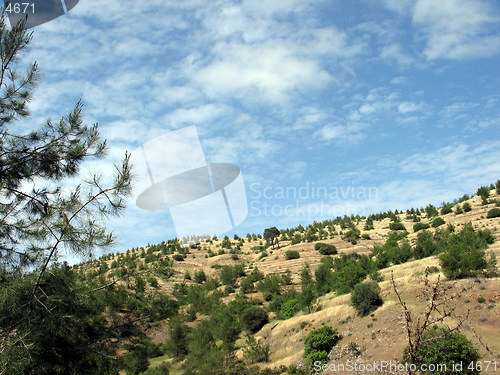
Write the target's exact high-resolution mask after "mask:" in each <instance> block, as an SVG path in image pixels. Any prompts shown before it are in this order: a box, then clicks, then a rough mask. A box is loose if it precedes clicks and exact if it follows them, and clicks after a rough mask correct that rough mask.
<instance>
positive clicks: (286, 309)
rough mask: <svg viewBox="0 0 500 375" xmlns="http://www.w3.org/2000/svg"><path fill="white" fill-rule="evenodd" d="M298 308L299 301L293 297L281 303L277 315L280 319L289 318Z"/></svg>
mask: <svg viewBox="0 0 500 375" xmlns="http://www.w3.org/2000/svg"><path fill="white" fill-rule="evenodd" d="M299 310H300V301H299V300H298V299H296V298H294V299H291V300H288V301H286V302H285V303H283V304H282V305H281V307H280V311H279V314H278V315H279V317H280V318H281V319H290V318H291V317H292V316H293V315H294V314H295V313H296V312H297V311H299Z"/></svg>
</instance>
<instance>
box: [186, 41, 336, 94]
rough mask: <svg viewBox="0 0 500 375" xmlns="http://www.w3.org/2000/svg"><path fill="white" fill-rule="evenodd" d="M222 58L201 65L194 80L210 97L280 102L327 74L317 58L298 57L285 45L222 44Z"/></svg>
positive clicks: (324, 80)
mask: <svg viewBox="0 0 500 375" xmlns="http://www.w3.org/2000/svg"><path fill="white" fill-rule="evenodd" d="M219 48H220V49H222V50H223V51H224V54H223V56H222V58H220V59H217V60H216V61H214V62H212V63H210V64H209V65H208V66H206V67H203V68H201V69H200V70H199V71H198V72H197V73H196V74H195V75H194V81H195V82H196V83H197V84H199V85H200V86H201V87H202V89H203V90H204V91H205V92H206V94H207V95H209V96H210V97H214V98H215V97H219V96H228V95H229V96H236V97H238V98H247V99H249V100H252V101H262V100H270V101H272V102H282V101H284V100H286V99H287V97H288V96H289V95H290V94H291V93H292V91H294V90H297V89H299V88H301V89H302V88H307V87H318V86H323V85H324V84H326V83H328V82H329V81H330V80H331V76H330V74H329V73H328V72H327V71H325V70H323V69H322V68H321V66H320V65H319V64H318V62H316V61H314V60H308V59H304V58H301V57H298V56H297V55H296V54H295V53H294V51H293V50H290V49H289V48H287V47H286V46H283V45H280V44H274V43H266V44H264V45H260V46H250V45H242V44H237V45H223V46H220V47H219Z"/></svg>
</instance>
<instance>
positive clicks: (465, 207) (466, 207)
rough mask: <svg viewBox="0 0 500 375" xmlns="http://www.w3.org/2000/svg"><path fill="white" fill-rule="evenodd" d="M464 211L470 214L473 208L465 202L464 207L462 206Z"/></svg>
mask: <svg viewBox="0 0 500 375" xmlns="http://www.w3.org/2000/svg"><path fill="white" fill-rule="evenodd" d="M462 209H463V210H464V212H469V211H471V210H472V206H471V205H470V203H469V202H465V203H464V204H463V205H462Z"/></svg>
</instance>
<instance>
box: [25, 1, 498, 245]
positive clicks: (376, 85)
mask: <svg viewBox="0 0 500 375" xmlns="http://www.w3.org/2000/svg"><path fill="white" fill-rule="evenodd" d="M499 57H500V4H499V3H498V2H497V1H493V0H491V1H487V0H485V1H479V0H440V1H435V0H352V1H341V0H335V1H334V0H331V1H321V0H288V1H287V0H279V1H278V0H267V1H265V2H264V1H257V0H240V1H231V0H224V1H219V0H211V1H206V0H205V1H202V0H185V1H170V0H150V1H135V2H132V1H123V0H122V1H118V0H107V1H100V0H81V1H80V3H79V4H78V5H77V6H76V7H75V8H74V9H73V10H72V11H70V12H69V13H68V14H66V15H64V16H62V17H60V18H58V19H56V20H53V21H51V22H49V23H46V24H44V25H41V26H38V27H36V28H35V29H34V40H33V42H32V44H31V48H30V50H29V52H28V53H27V54H25V56H24V61H25V62H31V61H37V62H38V64H39V66H40V69H41V70H42V72H43V80H42V81H41V83H40V85H39V87H38V88H37V90H36V92H35V99H34V101H33V102H32V103H31V110H32V112H33V116H32V118H31V122H30V123H31V124H36V123H40V122H41V121H43V119H46V118H48V117H51V118H58V117H60V116H62V115H63V114H65V113H67V112H68V111H69V110H70V109H71V108H72V107H73V106H74V104H75V103H76V101H77V100H79V99H82V100H83V103H84V105H85V107H84V112H85V118H86V121H87V122H88V123H89V124H91V123H94V122H98V123H99V124H100V129H101V132H102V135H103V136H104V137H105V138H106V139H107V140H108V142H109V146H110V155H109V158H108V159H106V160H101V161H98V162H96V161H91V162H90V163H89V164H88V165H87V168H89V169H90V170H102V171H103V172H104V173H106V174H108V173H110V172H111V171H112V164H113V162H117V161H119V160H120V158H122V157H123V155H124V153H125V151H126V150H129V151H132V150H133V149H135V148H136V147H138V146H140V145H142V144H144V143H145V142H147V141H149V140H151V139H154V138H155V137H158V136H160V135H163V134H166V133H168V132H171V131H173V130H178V129H182V128H185V127H187V126H190V125H195V126H196V128H197V131H198V134H199V139H200V142H201V146H202V148H203V151H204V155H205V158H206V160H207V161H209V162H226V163H233V164H236V165H238V166H239V167H240V168H241V173H242V176H243V179H244V181H245V186H246V194H247V205H248V217H247V218H246V219H245V220H244V221H243V223H242V224H240V225H239V226H237V227H236V228H234V229H233V230H232V231H230V232H229V234H233V233H238V234H240V235H246V233H248V232H250V233H261V232H262V231H263V229H264V228H266V227H268V226H277V227H278V228H286V227H289V226H292V225H297V224H308V223H311V222H312V221H314V220H323V219H327V218H330V217H335V216H337V215H343V214H351V213H355V214H356V213H359V214H368V213H371V212H377V211H381V210H388V209H393V210H394V209H406V208H410V207H421V206H424V205H426V204H427V203H433V204H439V203H441V202H443V201H450V200H452V199H454V198H457V197H460V196H461V195H463V194H464V193H473V192H475V190H476V189H477V187H478V186H480V185H482V184H489V183H492V182H494V181H496V180H497V179H498V178H500V162H499V160H500V137H499V135H500V132H499V127H500V117H499V104H500V103H499V100H500V95H499V89H498V88H499V87H500V75H499V66H500V58H499ZM184 157H185V155H184V153H181V154H179V155H178V158H179V160H183V159H182V158H184ZM109 224H110V226H111V227H112V228H113V230H114V231H115V232H116V234H117V235H118V237H119V239H120V245H119V247H118V248H117V250H118V249H120V250H124V249H126V248H130V247H133V246H139V245H144V244H147V243H148V242H150V243H157V242H160V241H162V240H166V239H169V238H172V237H173V236H175V227H174V222H173V220H172V218H171V215H170V213H169V211H163V212H155V211H144V210H141V209H139V208H137V207H136V206H135V205H134V204H133V202H132V203H131V204H130V207H129V210H128V211H127V213H126V214H125V215H124V216H123V217H121V218H120V219H118V220H114V221H112V222H110V223H109Z"/></svg>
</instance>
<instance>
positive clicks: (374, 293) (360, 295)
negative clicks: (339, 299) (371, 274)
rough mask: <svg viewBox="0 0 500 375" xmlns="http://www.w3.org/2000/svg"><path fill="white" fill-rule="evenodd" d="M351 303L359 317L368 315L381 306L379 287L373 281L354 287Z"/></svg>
mask: <svg viewBox="0 0 500 375" xmlns="http://www.w3.org/2000/svg"><path fill="white" fill-rule="evenodd" d="M351 303H352V305H353V306H354V308H355V309H356V310H357V311H358V313H359V315H361V316H366V315H368V314H370V313H371V312H373V311H375V310H376V309H377V308H378V307H379V306H381V305H382V304H383V301H382V297H380V287H379V286H378V284H377V283H376V282H374V281H368V282H365V283H361V284H358V285H356V286H355V287H354V290H353V291H352V293H351Z"/></svg>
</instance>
